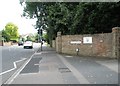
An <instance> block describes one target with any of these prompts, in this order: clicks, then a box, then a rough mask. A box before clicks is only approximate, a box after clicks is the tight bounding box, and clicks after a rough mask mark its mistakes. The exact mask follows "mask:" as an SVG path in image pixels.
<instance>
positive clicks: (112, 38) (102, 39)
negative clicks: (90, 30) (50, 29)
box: [56, 27, 120, 58]
mask: <svg viewBox="0 0 120 86" xmlns="http://www.w3.org/2000/svg"><path fill="white" fill-rule="evenodd" d="M119 34H120V28H118V27H117V30H116V28H113V32H111V33H102V34H93V35H91V34H84V35H61V34H59V35H58V37H57V38H56V51H57V52H58V53H66V54H72V55H80V56H99V57H109V58H119V57H120V55H119V54H120V46H119V49H118V45H120V43H119V42H120V40H119V39H120V35H119ZM116 35H117V36H116ZM86 37H87V38H89V41H90V43H85V40H86V39H87V38H86ZM116 37H117V38H116ZM78 41H79V43H76V42H78ZM116 41H117V43H116ZM77 49H79V51H78V52H77V51H76V50H77ZM116 52H117V54H116Z"/></svg>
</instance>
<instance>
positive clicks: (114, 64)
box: [5, 45, 118, 84]
mask: <svg viewBox="0 0 120 86" xmlns="http://www.w3.org/2000/svg"><path fill="white" fill-rule="evenodd" d="M5 84H118V61H117V60H116V59H96V58H95V59H94V58H85V57H79V56H71V55H66V54H58V53H56V51H55V49H53V48H50V47H48V46H45V45H43V49H42V51H41V49H39V50H38V51H37V52H35V53H34V54H33V55H32V56H31V57H30V59H28V60H27V61H26V62H25V64H23V66H21V68H20V69H18V70H17V71H16V73H15V74H13V76H12V77H11V78H9V79H8V80H7V82H6V83H5Z"/></svg>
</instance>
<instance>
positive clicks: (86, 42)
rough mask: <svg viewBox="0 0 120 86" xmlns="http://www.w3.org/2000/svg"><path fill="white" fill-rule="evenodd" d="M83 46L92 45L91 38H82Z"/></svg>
mask: <svg viewBox="0 0 120 86" xmlns="http://www.w3.org/2000/svg"><path fill="white" fill-rule="evenodd" d="M83 43H84V44H92V37H83Z"/></svg>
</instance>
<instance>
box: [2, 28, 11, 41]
mask: <svg viewBox="0 0 120 86" xmlns="http://www.w3.org/2000/svg"><path fill="white" fill-rule="evenodd" d="M2 37H3V38H4V41H6V42H9V41H10V37H9V35H8V34H7V33H6V32H5V30H2Z"/></svg>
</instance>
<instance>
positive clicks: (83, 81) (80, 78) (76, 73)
mask: <svg viewBox="0 0 120 86" xmlns="http://www.w3.org/2000/svg"><path fill="white" fill-rule="evenodd" d="M58 57H59V58H60V59H61V60H62V62H63V63H64V64H65V65H66V66H67V67H68V68H69V69H70V70H71V72H72V73H73V75H74V76H75V77H76V78H77V80H78V81H79V82H80V84H89V81H88V80H87V79H86V78H85V77H84V76H83V75H82V74H81V73H80V72H79V71H78V70H77V69H76V68H75V67H74V66H72V65H71V64H70V63H69V62H68V61H67V60H65V59H64V58H63V57H62V56H61V55H59V54H58Z"/></svg>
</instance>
